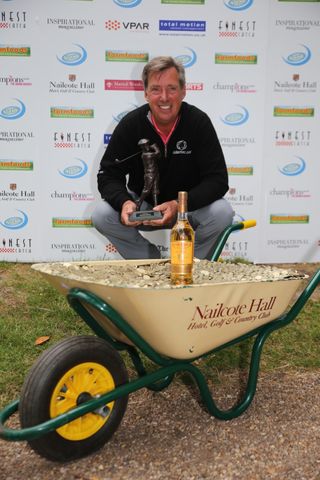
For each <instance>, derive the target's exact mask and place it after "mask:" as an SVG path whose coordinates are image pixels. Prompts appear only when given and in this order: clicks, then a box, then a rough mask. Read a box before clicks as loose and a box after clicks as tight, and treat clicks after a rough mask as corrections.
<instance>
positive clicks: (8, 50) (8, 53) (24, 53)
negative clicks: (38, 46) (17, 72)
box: [0, 45, 31, 57]
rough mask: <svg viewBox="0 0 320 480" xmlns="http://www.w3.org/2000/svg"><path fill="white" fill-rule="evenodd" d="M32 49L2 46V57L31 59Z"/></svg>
mask: <svg viewBox="0 0 320 480" xmlns="http://www.w3.org/2000/svg"><path fill="white" fill-rule="evenodd" d="M30 56H31V47H29V46H25V45H0V57H30Z"/></svg>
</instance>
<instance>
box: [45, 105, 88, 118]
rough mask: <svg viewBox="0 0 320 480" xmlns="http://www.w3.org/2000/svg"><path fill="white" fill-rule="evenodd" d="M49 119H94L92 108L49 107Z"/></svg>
mask: <svg viewBox="0 0 320 480" xmlns="http://www.w3.org/2000/svg"><path fill="white" fill-rule="evenodd" d="M50 117H51V118H94V110H93V108H73V107H51V108H50Z"/></svg>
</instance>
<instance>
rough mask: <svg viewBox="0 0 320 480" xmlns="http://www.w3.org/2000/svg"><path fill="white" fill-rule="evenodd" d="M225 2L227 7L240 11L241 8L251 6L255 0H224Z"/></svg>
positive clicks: (244, 8)
mask: <svg viewBox="0 0 320 480" xmlns="http://www.w3.org/2000/svg"><path fill="white" fill-rule="evenodd" d="M224 4H225V6H226V7H228V8H230V10H235V11H237V12H240V11H241V10H246V9H247V8H250V7H251V5H252V4H253V0H224Z"/></svg>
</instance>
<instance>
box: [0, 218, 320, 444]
mask: <svg viewBox="0 0 320 480" xmlns="http://www.w3.org/2000/svg"><path fill="white" fill-rule="evenodd" d="M254 225H255V221H251V220H249V221H245V222H239V223H237V224H233V225H230V226H229V227H227V228H226V229H225V230H224V231H223V232H222V234H221V235H220V237H219V239H218V241H217V243H216V246H215V249H214V253H213V256H212V261H216V260H218V258H219V256H220V253H221V251H222V250H223V247H224V244H225V241H226V239H227V238H228V236H229V235H230V233H232V232H233V231H235V230H241V229H243V228H249V227H252V226H254ZM319 282H320V269H319V270H318V271H317V272H316V273H315V274H314V275H313V277H312V278H311V280H310V281H309V283H308V284H307V286H306V287H305V289H304V290H303V291H302V293H301V294H300V296H299V297H298V298H297V300H296V301H295V303H294V304H293V305H292V306H291V308H290V309H289V310H288V311H287V312H286V313H285V314H283V315H281V316H279V317H278V318H276V319H275V320H273V321H271V322H269V323H267V324H264V325H262V326H260V327H258V328H256V329H254V330H252V331H250V332H248V333H246V334H244V335H242V336H240V337H238V338H236V339H234V340H232V341H229V342H227V343H225V344H223V345H220V346H219V347H217V348H214V349H213V350H211V351H209V352H207V353H205V354H204V355H201V356H200V357H196V358H192V359H188V360H176V359H172V358H168V357H164V356H162V355H160V354H158V353H157V352H156V351H155V350H154V349H153V348H152V347H151V346H150V345H149V344H148V343H147V342H146V341H145V340H144V339H143V338H142V337H141V335H140V334H138V333H137V332H136V331H135V329H134V328H133V327H132V326H130V325H129V324H128V322H127V321H126V320H125V319H124V318H123V317H122V316H121V315H120V314H119V313H118V312H117V311H116V310H115V309H114V308H113V307H112V306H111V305H109V304H108V303H107V302H105V301H103V300H102V299H101V298H100V297H98V296H97V295H95V294H93V293H92V292H89V291H88V290H85V289H82V288H72V289H71V290H70V291H69V293H68V295H67V299H68V302H69V304H70V306H71V307H72V308H73V309H74V310H75V311H76V312H77V313H78V314H79V315H80V317H81V318H82V319H83V320H84V321H85V322H86V324H87V325H88V326H89V327H90V328H91V329H92V331H93V332H94V333H95V334H96V335H97V336H98V337H100V338H102V339H104V340H106V341H107V342H108V343H109V344H110V345H112V346H113V347H114V348H115V349H116V350H118V351H126V352H128V354H129V356H130V358H131V360H132V363H133V365H134V367H135V370H136V372H137V378H135V379H133V380H129V381H128V383H126V384H123V385H120V386H117V387H116V388H115V389H114V390H111V391H109V392H108V393H105V394H103V395H101V396H100V397H99V398H94V399H91V400H88V401H87V402H85V403H82V404H81V405H79V406H77V407H75V408H73V409H72V410H70V411H68V412H66V413H63V414H61V415H59V416H57V417H54V418H51V419H50V420H47V421H45V422H43V423H41V424H39V425H35V426H33V427H28V428H23V429H20V430H18V429H11V428H8V427H6V426H5V424H6V422H7V420H8V419H9V418H10V417H11V416H12V415H13V414H14V413H15V412H16V411H17V410H18V408H19V400H16V401H14V402H12V403H10V404H9V405H8V406H6V407H5V408H4V409H3V410H2V411H1V412H0V438H2V439H4V440H8V441H23V440H33V439H36V438H39V437H41V436H42V435H45V434H47V433H49V432H52V431H54V430H56V429H58V428H59V427H61V426H63V425H66V424H67V423H69V422H71V421H73V420H75V419H77V418H79V417H81V416H83V415H85V414H86V413H89V412H93V411H95V410H96V409H98V408H100V407H102V406H103V405H106V404H108V403H110V402H112V401H114V400H117V399H118V398H120V397H122V396H125V395H129V394H130V393H133V392H135V391H137V390H139V389H141V388H148V389H150V390H153V391H161V390H163V389H164V388H166V387H167V386H169V385H170V383H171V382H172V380H173V378H174V375H175V374H176V373H178V372H188V373H189V374H190V375H191V376H192V377H193V379H194V381H195V382H196V384H197V385H198V388H199V391H200V394H201V398H202V401H203V403H204V405H205V406H206V408H207V410H208V412H209V413H210V414H211V415H213V416H214V417H216V418H218V419H220V420H230V419H233V418H236V417H238V416H239V415H241V414H242V413H243V412H244V411H246V410H247V408H248V407H249V406H250V404H251V402H252V400H253V398H254V395H255V392H256V386H257V381H258V374H259V366H260V358H261V353H262V348H263V346H264V343H265V341H266V340H267V338H268V336H269V335H270V334H271V333H272V332H274V331H276V330H279V329H280V328H282V327H284V326H286V325H288V324H289V323H291V322H292V321H293V320H294V319H295V318H296V316H297V315H298V314H299V313H300V311H301V309H302V308H303V306H304V305H305V303H306V302H307V300H308V299H309V298H310V296H311V295H312V293H313V292H314V290H315V288H316V287H317V286H318V284H319ZM85 305H88V306H90V307H93V308H94V309H96V310H98V311H99V312H101V313H102V314H103V315H105V316H106V317H107V318H108V320H110V321H111V322H112V323H113V324H114V325H115V326H116V327H117V328H118V329H119V330H120V331H121V332H123V333H124V334H125V336H126V337H127V338H128V339H129V340H130V341H131V342H132V344H133V345H134V346H133V345H129V344H126V343H123V342H120V341H118V340H115V339H114V338H112V337H111V336H109V335H108V333H107V332H106V331H105V330H104V328H102V327H101V325H100V324H99V323H98V321H97V320H96V319H95V318H94V316H93V315H92V314H91V313H90V312H89V311H88V310H87V308H86V307H85ZM251 337H256V338H255V340H254V342H253V345H252V349H251V360H250V366H249V372H248V378H247V385H246V389H245V391H244V394H243V396H242V399H241V400H239V402H238V403H237V404H236V405H235V406H233V407H232V408H230V409H228V410H222V409H220V408H218V407H217V405H216V403H215V401H214V399H213V397H212V395H211V392H210V390H209V387H208V384H207V381H206V379H205V377H204V375H203V374H202V373H201V371H200V370H199V368H197V367H196V366H195V365H194V363H193V362H195V361H196V360H197V359H198V358H204V357H207V356H209V355H211V354H214V353H217V352H218V351H220V350H222V349H225V348H227V347H230V346H232V345H236V344H238V343H241V342H243V341H244V340H246V339H248V338H251ZM139 351H140V352H141V353H142V354H143V355H145V356H146V357H148V358H149V359H150V360H151V361H152V362H153V363H154V364H157V365H158V366H159V367H160V368H159V369H157V370H155V371H153V372H147V370H146V368H145V366H144V364H143V360H142V359H141V355H140V353H139Z"/></svg>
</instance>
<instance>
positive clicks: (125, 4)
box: [113, 0, 142, 8]
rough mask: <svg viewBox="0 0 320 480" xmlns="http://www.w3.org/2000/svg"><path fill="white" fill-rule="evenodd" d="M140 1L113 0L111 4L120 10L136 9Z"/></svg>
mask: <svg viewBox="0 0 320 480" xmlns="http://www.w3.org/2000/svg"><path fill="white" fill-rule="evenodd" d="M141 2H142V0H113V3H115V4H116V5H118V7H122V8H134V7H137V6H138V5H139V4H140V3H141Z"/></svg>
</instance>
